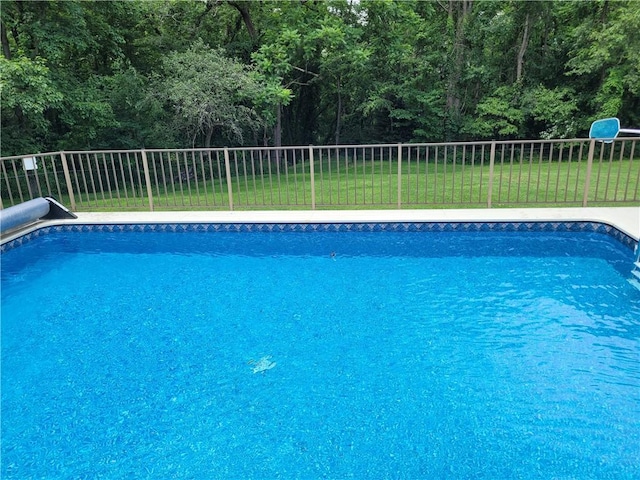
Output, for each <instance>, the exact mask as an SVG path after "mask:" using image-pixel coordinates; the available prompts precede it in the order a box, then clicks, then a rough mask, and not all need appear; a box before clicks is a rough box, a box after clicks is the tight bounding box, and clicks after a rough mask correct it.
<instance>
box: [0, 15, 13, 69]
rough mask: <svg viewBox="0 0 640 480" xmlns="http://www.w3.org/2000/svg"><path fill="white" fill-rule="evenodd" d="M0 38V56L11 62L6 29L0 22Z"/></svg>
mask: <svg viewBox="0 0 640 480" xmlns="http://www.w3.org/2000/svg"><path fill="white" fill-rule="evenodd" d="M0 38H1V39H2V54H3V55H4V58H6V59H7V60H11V49H10V48H9V39H8V38H7V29H6V28H5V27H4V23H2V22H0Z"/></svg>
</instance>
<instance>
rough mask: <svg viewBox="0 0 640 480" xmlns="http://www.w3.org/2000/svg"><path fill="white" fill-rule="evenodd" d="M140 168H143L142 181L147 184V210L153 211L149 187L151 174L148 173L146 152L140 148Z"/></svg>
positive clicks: (151, 193)
mask: <svg viewBox="0 0 640 480" xmlns="http://www.w3.org/2000/svg"><path fill="white" fill-rule="evenodd" d="M141 153H142V169H143V170H144V182H145V183H146V184H147V197H149V211H151V212H153V190H152V189H151V175H150V174H149V162H148V161H147V152H146V150H144V149H142V150H141Z"/></svg>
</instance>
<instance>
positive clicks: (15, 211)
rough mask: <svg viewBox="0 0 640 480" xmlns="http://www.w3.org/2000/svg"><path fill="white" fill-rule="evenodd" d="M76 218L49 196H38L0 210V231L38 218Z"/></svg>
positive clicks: (5, 230)
mask: <svg viewBox="0 0 640 480" xmlns="http://www.w3.org/2000/svg"><path fill="white" fill-rule="evenodd" d="M52 218H78V217H77V216H76V215H74V214H73V213H71V212H70V211H69V210H68V209H67V208H65V207H64V206H63V205H61V204H60V203H58V202H57V201H56V200H54V199H53V198H51V197H44V198H43V197H39V198H34V199H33V200H29V201H27V202H24V203H20V204H18V205H14V206H12V207H8V208H4V209H2V210H0V233H5V232H7V231H9V230H13V229H15V228H18V227H21V226H23V225H28V224H29V223H33V222H36V221H38V220H40V219H52Z"/></svg>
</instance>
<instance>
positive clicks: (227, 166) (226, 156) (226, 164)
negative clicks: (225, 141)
mask: <svg viewBox="0 0 640 480" xmlns="http://www.w3.org/2000/svg"><path fill="white" fill-rule="evenodd" d="M224 170H225V172H226V175H227V193H228V194H229V210H233V188H232V185H231V165H230V160H229V148H228V147H224Z"/></svg>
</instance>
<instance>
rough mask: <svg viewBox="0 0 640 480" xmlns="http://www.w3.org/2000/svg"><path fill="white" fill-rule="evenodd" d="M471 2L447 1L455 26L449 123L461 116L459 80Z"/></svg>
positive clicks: (448, 99) (449, 87)
mask: <svg viewBox="0 0 640 480" xmlns="http://www.w3.org/2000/svg"><path fill="white" fill-rule="evenodd" d="M472 4H473V0H462V1H458V0H449V9H448V14H449V17H450V18H451V22H452V23H453V25H455V32H454V38H453V49H452V61H451V67H450V70H449V76H448V79H447V99H446V108H447V116H448V118H449V120H450V122H451V121H457V119H458V118H459V117H460V114H461V103H462V102H461V98H460V85H459V80H460V77H461V76H462V69H463V66H464V55H465V47H464V33H465V32H464V27H465V22H466V19H467V16H468V15H469V13H470V12H471V6H472Z"/></svg>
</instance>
